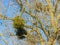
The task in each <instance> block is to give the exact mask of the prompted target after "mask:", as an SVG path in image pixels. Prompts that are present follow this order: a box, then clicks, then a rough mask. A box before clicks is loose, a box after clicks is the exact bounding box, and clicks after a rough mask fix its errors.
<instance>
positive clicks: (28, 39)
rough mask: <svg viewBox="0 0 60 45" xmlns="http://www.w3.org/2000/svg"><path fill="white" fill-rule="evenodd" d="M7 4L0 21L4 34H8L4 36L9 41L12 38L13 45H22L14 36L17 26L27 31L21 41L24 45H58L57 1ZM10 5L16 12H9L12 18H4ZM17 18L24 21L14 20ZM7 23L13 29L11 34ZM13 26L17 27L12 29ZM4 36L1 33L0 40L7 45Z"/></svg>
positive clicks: (59, 19) (20, 0)
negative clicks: (0, 38) (3, 27)
mask: <svg viewBox="0 0 60 45" xmlns="http://www.w3.org/2000/svg"><path fill="white" fill-rule="evenodd" d="M1 1H2V0H1ZM1 1H0V2H1ZM8 2H9V3H8V4H9V5H8V6H7V8H6V9H5V8H4V10H5V13H4V15H3V14H1V15H0V19H2V20H3V22H2V23H3V25H5V27H7V28H6V29H7V30H3V31H5V32H8V33H7V35H6V33H5V35H6V36H7V37H9V38H10V39H12V37H13V39H14V38H15V39H14V40H12V41H13V42H15V43H13V45H22V44H21V43H20V39H18V38H17V35H16V34H15V33H16V32H15V31H16V28H17V27H19V26H22V27H23V28H24V29H25V30H26V31H27V35H24V36H25V38H24V39H22V40H23V43H24V42H25V43H27V44H26V45H28V44H29V45H39V44H41V45H44V44H46V45H55V44H56V42H58V44H59V43H60V33H59V32H60V13H59V12H60V8H59V6H60V5H59V4H60V1H59V0H13V1H11V0H10V1H8ZM12 2H13V3H12ZM14 2H15V3H14ZM10 3H11V4H10ZM1 4H2V3H1ZM13 4H15V6H17V8H16V7H14V5H13ZM10 5H12V7H14V10H15V11H16V12H15V13H14V12H13V14H12V12H10V13H11V16H12V17H8V16H6V15H7V9H8V7H10ZM1 7H3V6H1ZM18 7H19V8H18ZM11 10H12V9H11ZM18 10H19V11H20V13H19V14H17V11H18ZM9 11H10V10H9ZM12 11H13V10H12ZM19 11H18V12H19ZM10 13H9V14H10ZM14 14H15V16H14ZM17 16H19V18H21V19H23V20H24V21H22V20H20V19H19V18H17V20H16V17H17ZM2 20H1V21H2ZM7 21H9V23H10V22H11V23H10V24H11V26H12V28H13V30H12V31H11V32H10V28H9V27H8V25H7V24H9V23H7ZM23 22H24V23H23ZM2 23H1V24H2ZM15 24H16V25H15ZM14 26H17V27H15V28H14ZM13 31H14V32H13ZM5 35H4V33H2V32H1V37H3V38H2V40H4V42H5V43H6V44H7V45H8V44H9V43H8V41H6V40H5V38H6V37H5ZM24 45H25V44H24Z"/></svg>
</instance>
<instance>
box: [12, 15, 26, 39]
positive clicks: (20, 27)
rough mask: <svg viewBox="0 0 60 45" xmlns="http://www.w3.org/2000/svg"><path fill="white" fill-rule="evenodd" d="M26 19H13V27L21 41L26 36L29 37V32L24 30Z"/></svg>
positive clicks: (17, 17)
mask: <svg viewBox="0 0 60 45" xmlns="http://www.w3.org/2000/svg"><path fill="white" fill-rule="evenodd" d="M24 23H25V22H24V19H23V18H21V17H19V16H16V17H15V18H14V19H13V26H14V28H15V29H17V30H16V35H17V36H18V38H19V39H24V38H25V36H24V35H27V31H26V30H25V29H24Z"/></svg>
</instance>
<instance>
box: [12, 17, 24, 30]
mask: <svg viewBox="0 0 60 45" xmlns="http://www.w3.org/2000/svg"><path fill="white" fill-rule="evenodd" d="M13 26H14V28H16V29H17V28H20V27H22V26H24V19H23V18H21V17H20V16H16V17H14V18H13Z"/></svg>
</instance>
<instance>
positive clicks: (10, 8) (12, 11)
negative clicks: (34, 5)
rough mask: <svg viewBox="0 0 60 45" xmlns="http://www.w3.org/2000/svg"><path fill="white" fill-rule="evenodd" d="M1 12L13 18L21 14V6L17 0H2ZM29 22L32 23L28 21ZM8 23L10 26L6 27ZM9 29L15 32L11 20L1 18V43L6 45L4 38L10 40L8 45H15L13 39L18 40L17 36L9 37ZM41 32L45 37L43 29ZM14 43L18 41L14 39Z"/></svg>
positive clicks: (0, 3)
mask: <svg viewBox="0 0 60 45" xmlns="http://www.w3.org/2000/svg"><path fill="white" fill-rule="evenodd" d="M8 2H9V3H8ZM0 13H2V14H3V15H5V16H7V17H8V18H13V17H14V16H16V15H19V14H20V8H19V6H18V4H17V3H16V2H13V0H0ZM23 15H24V14H23ZM27 24H28V25H30V24H31V23H30V22H28V23H27ZM6 25H7V27H8V28H7V27H6ZM8 29H9V30H8ZM7 31H8V32H12V33H14V29H13V27H12V24H11V20H1V19H0V33H2V34H3V36H0V44H1V45H6V44H5V42H4V41H3V39H4V40H6V41H7V42H8V45H13V44H12V41H13V40H16V39H15V37H10V38H9V36H8V34H9V33H7ZM40 32H41V34H42V37H43V38H44V37H45V35H44V33H43V31H41V30H40ZM2 37H3V38H2ZM11 39H13V40H11ZM45 40H46V37H45ZM16 41H17V40H16ZM20 41H22V40H20ZM14 43H16V42H15V41H14ZM21 45H23V43H22V42H21Z"/></svg>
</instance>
